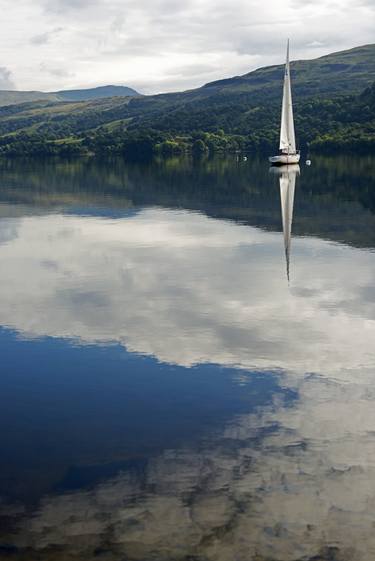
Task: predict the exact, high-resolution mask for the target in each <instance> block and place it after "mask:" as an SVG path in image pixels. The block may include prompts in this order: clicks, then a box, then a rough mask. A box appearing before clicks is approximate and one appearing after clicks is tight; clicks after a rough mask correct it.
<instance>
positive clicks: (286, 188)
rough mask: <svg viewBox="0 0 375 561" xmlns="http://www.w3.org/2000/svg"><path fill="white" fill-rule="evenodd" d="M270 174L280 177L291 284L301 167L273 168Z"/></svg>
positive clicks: (285, 246) (286, 256)
mask: <svg viewBox="0 0 375 561" xmlns="http://www.w3.org/2000/svg"><path fill="white" fill-rule="evenodd" d="M270 172H271V173H274V174H277V175H278V176H279V182H280V201H281V217H282V223H283V235H284V248H285V260H286V274H287V278H288V283H289V282H290V251H291V242H292V223H293V207H294V192H295V187H296V177H297V175H299V174H300V167H299V165H298V164H294V165H290V166H283V167H281V168H280V167H271V168H270Z"/></svg>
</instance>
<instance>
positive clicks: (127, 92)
mask: <svg viewBox="0 0 375 561" xmlns="http://www.w3.org/2000/svg"><path fill="white" fill-rule="evenodd" d="M52 95H56V96H57V98H58V101H86V100H89V99H102V98H103V97H115V96H122V97H128V96H139V95H140V94H139V93H138V92H137V91H135V90H133V88H128V87H127V86H99V87H98V88H90V89H85V90H61V91H59V92H53V94H52Z"/></svg>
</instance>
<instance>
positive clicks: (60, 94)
mask: <svg viewBox="0 0 375 561" xmlns="http://www.w3.org/2000/svg"><path fill="white" fill-rule="evenodd" d="M139 95H140V94H139V93H138V92H137V91H135V90H133V88H128V87H126V86H100V87H98V88H89V89H81V90H60V91H57V92H38V91H30V92H27V91H26V92H22V91H15V90H0V106H6V105H17V104H20V103H27V102H31V101H86V100H88V99H101V98H104V97H114V96H123V97H124V96H139Z"/></svg>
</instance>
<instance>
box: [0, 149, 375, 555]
mask: <svg viewBox="0 0 375 561" xmlns="http://www.w3.org/2000/svg"><path fill="white" fill-rule="evenodd" d="M374 248H375V159H371V158H361V159H345V158H336V159H323V158H316V159H315V160H314V161H313V165H312V166H311V167H310V168H307V167H306V166H301V173H300V175H299V174H298V173H297V172H296V171H295V170H294V171H293V170H289V173H284V174H283V175H280V174H275V173H270V172H269V169H268V166H267V164H266V162H265V161H258V160H249V161H247V162H243V161H240V162H237V161H236V158H235V157H231V158H226V159H214V160H203V161H200V162H195V163H194V162H191V161H188V160H168V161H166V162H159V163H154V164H152V165H151V164H150V165H146V164H143V165H141V164H125V163H124V162H123V161H121V160H113V161H107V162H102V163H100V162H99V163H98V162H95V161H93V160H77V161H73V162H62V161H49V162H19V161H18V162H17V161H13V162H4V161H3V162H1V163H0V264H1V267H0V349H1V362H0V427H1V429H0V462H1V466H0V559H1V560H8V559H11V560H14V559H15V560H18V559H19V560H22V561H36V560H38V561H47V560H48V561H67V560H69V561H93V560H96V559H98V560H102V559H103V560H105V561H107V560H108V561H125V560H126V561H151V560H155V561H178V560H181V561H182V560H185V561H188V560H189V561H313V560H314V561H323V560H327V561H328V560H330V561H353V560H355V561H367V560H373V559H375V383H374V382H375V347H374V340H375V288H374V283H375V253H374Z"/></svg>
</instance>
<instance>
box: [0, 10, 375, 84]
mask: <svg viewBox="0 0 375 561" xmlns="http://www.w3.org/2000/svg"><path fill="white" fill-rule="evenodd" d="M3 5H4V6H3V10H2V13H3V25H2V33H1V34H0V46H1V52H2V60H3V64H5V65H6V67H8V68H10V69H11V70H12V72H13V73H14V76H15V80H16V83H17V86H18V87H19V88H20V89H45V90H48V89H49V90H55V89H60V88H64V87H65V88H67V87H78V86H90V85H98V84H105V83H116V84H120V83H124V84H128V85H130V86H134V87H140V88H142V89H143V91H145V92H146V93H147V92H155V91H161V90H173V89H179V88H187V87H194V86H199V85H201V84H203V83H204V82H206V81H210V80H214V79H218V78H223V77H226V76H232V75H236V74H241V73H245V72H248V71H249V70H251V69H254V68H255V67H259V66H262V65H266V64H271V63H278V62H282V61H283V57H284V44H285V39H286V37H288V36H290V37H291V38H292V47H293V57H294V58H303V57H315V56H319V55H321V54H324V53H328V52H331V51H333V50H339V49H342V48H349V47H352V46H355V45H357V44H358V43H359V42H360V43H361V44H364V43H371V42H374V39H375V35H374V31H373V29H374V23H375V22H374V19H375V13H374V10H373V6H372V4H371V2H365V1H363V2H360V3H358V2H357V3H353V2H350V1H349V0H343V1H342V2H332V1H330V0H319V1H317V2H314V3H312V2H301V1H300V0H298V1H297V0H288V1H287V2H284V3H283V4H280V2H277V1H276V0H272V1H270V2H264V3H259V2H258V1H255V0H253V1H250V2H249V1H245V0H240V1H239V2H237V3H236V4H235V6H233V3H232V2H229V0H219V1H216V2H214V1H213V0H189V1H187V2H184V3H181V2H177V0H158V1H154V2H152V3H150V2H149V1H147V2H146V0H138V1H135V0H126V1H123V0H106V1H104V0H96V1H94V2H92V1H87V0H69V1H67V0H36V1H31V0H20V2H17V3H15V2H11V1H10V0H3ZM61 27H63V31H62V32H61V33H53V34H52V35H51V29H52V30H54V29H60V28H61ZM25 52H27V57H25ZM41 62H44V63H45V65H46V68H48V67H53V68H57V67H59V68H61V72H59V73H57V72H55V73H54V74H51V73H49V72H47V71H46V72H43V71H41V70H40V63H41ZM204 66H208V67H209V68H208V71H207V73H206V74H204V73H202V71H201V69H202V67H204ZM67 76H69V78H67Z"/></svg>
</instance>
